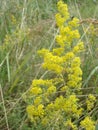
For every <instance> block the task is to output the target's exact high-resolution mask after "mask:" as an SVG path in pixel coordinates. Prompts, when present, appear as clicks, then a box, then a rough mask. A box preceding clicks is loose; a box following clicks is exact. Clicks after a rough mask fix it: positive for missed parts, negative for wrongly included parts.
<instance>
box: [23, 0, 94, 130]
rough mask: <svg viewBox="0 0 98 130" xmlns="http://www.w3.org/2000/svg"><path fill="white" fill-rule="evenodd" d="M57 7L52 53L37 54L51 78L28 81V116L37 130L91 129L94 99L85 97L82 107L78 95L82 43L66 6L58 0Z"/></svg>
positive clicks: (75, 23)
mask: <svg viewBox="0 0 98 130" xmlns="http://www.w3.org/2000/svg"><path fill="white" fill-rule="evenodd" d="M57 8H58V13H57V14H56V15H55V18H56V24H57V27H58V28H59V34H58V35H57V36H56V43H57V45H56V46H55V48H53V49H52V50H48V49H42V50H39V51H38V53H39V54H40V55H41V56H42V57H43V59H44V61H43V65H42V66H43V68H44V69H46V70H48V71H49V72H51V73H52V75H53V77H52V78H47V79H46V78H45V79H34V80H33V81H32V85H31V88H30V91H29V93H28V97H27V98H28V100H29V101H28V106H27V108H26V110H27V113H28V117H29V119H30V120H31V122H32V124H33V126H35V128H36V129H38V130H40V129H49V130H50V129H54V130H71V129H72V130H78V129H82V128H84V129H86V130H95V122H94V121H93V119H92V118H91V117H90V116H89V112H90V111H91V110H92V109H93V107H94V103H95V101H96V98H95V97H94V96H93V95H91V94H90V95H88V97H87V100H85V104H86V105H85V108H84V107H83V104H82V103H81V101H80V98H79V96H78V95H79V94H82V91H81V87H82V70H81V59H80V57H79V54H80V53H81V52H82V51H84V43H83V42H82V41H81V40H79V39H80V34H79V31H78V26H79V19H78V18H76V17H75V18H73V19H70V14H69V12H68V7H67V5H66V4H65V3H64V2H63V1H62V0H60V1H59V2H58V3H57ZM49 77H50V76H49ZM39 126H40V127H39Z"/></svg>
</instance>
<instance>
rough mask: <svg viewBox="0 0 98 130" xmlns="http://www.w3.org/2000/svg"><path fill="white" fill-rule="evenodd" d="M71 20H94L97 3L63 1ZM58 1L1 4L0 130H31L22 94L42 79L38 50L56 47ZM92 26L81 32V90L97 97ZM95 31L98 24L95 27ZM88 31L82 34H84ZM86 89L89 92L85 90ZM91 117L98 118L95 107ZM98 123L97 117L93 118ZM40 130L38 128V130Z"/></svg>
mask: <svg viewBox="0 0 98 130" xmlns="http://www.w3.org/2000/svg"><path fill="white" fill-rule="evenodd" d="M65 1H66V2H67V4H68V5H69V10H70V12H71V14H72V16H77V17H78V18H80V19H81V20H82V19H89V18H92V19H97V21H98V15H97V14H98V1H96V3H95V2H94V1H93V0H86V1H85V0H82V1H81V0H65ZM56 2H57V0H55V1H53V0H41V1H40V0H33V1H32V0H29V1H27V0H24V1H19V0H16V1H15V0H10V1H7V0H4V1H1V2H0V4H1V5H2V6H1V7H0V92H1V95H0V96H1V98H0V101H1V102H0V116H1V119H0V129H2V130H33V128H31V127H30V126H31V124H29V125H28V119H27V114H26V111H25V109H26V105H27V104H26V103H25V93H26V92H27V91H28V89H29V87H30V85H31V82H32V80H33V79H35V78H40V77H41V76H45V73H46V72H44V70H42V69H41V64H42V60H41V59H40V58H39V56H38V55H37V50H39V49H41V48H50V49H51V48H52V47H53V46H55V41H54V38H55V35H56V33H57V29H56V26H55V18H54V16H55V13H56ZM90 24H91V23H82V24H81V25H82V27H81V28H80V31H81V34H83V36H82V39H83V40H84V42H85V47H86V52H84V54H83V56H82V60H83V65H82V69H83V72H84V73H83V86H84V89H85V93H86V94H88V92H89V87H90V88H91V89H90V91H91V90H93V91H92V92H93V93H94V94H96V95H98V88H97V87H98V75H97V73H98V60H97V58H98V54H97V53H98V52H97V50H98V45H97V43H98V32H97V35H94V36H93V37H91V36H90V34H88V31H89V27H90ZM96 28H98V24H97V25H96ZM85 30H86V31H87V33H85V32H84V31H85ZM91 41H93V42H91ZM86 88H88V89H86ZM94 114H96V115H97V114H98V105H97V107H96V111H95V113H94ZM96 118H97V120H98V117H96ZM38 129H39V128H38Z"/></svg>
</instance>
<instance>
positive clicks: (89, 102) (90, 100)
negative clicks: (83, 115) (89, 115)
mask: <svg viewBox="0 0 98 130" xmlns="http://www.w3.org/2000/svg"><path fill="white" fill-rule="evenodd" d="M95 101H96V98H95V96H94V95H92V94H89V95H88V98H87V100H86V104H87V110H91V109H92V108H93V107H94V103H95Z"/></svg>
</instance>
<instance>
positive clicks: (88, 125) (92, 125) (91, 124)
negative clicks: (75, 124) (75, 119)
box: [80, 116, 95, 130]
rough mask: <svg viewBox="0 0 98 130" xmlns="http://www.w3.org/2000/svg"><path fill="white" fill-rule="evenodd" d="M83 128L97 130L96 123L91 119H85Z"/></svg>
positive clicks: (82, 123)
mask: <svg viewBox="0 0 98 130" xmlns="http://www.w3.org/2000/svg"><path fill="white" fill-rule="evenodd" d="M80 124H81V126H82V127H83V128H85V129H86V130H95V123H94V121H92V120H91V118H90V117H88V116H87V117H85V119H84V120H82V121H81V122H80Z"/></svg>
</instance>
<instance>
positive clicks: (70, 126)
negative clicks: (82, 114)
mask: <svg viewBox="0 0 98 130" xmlns="http://www.w3.org/2000/svg"><path fill="white" fill-rule="evenodd" d="M64 125H65V126H66V127H67V129H72V130H78V128H77V126H76V125H75V124H73V122H72V121H71V119H69V120H67V121H66V122H65V123H64Z"/></svg>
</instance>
